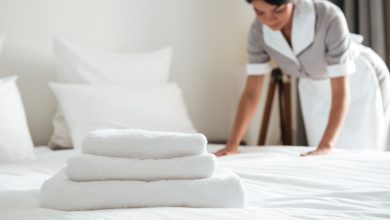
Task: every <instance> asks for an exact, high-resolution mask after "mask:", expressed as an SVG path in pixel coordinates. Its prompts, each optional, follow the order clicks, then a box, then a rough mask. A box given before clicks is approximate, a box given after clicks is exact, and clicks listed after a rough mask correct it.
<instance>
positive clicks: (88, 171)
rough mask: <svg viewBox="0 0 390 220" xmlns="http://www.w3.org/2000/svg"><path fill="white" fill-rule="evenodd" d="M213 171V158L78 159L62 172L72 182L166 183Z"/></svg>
mask: <svg viewBox="0 0 390 220" xmlns="http://www.w3.org/2000/svg"><path fill="white" fill-rule="evenodd" d="M215 167H216V157H215V156H214V155H213V154H202V155H197V156H188V157H178V158H172V159H159V160H153V159H147V160H140V159H129V158H114V157H104V156H94V155H88V154H84V155H80V156H76V157H71V158H69V159H68V165H67V167H66V169H65V173H66V175H67V176H68V177H69V179H71V180H74V181H98V180H141V181H152V180H162V179H165V180H169V179H201V178H207V177H211V176H212V175H213V174H214V171H215Z"/></svg>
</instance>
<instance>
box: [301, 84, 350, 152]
mask: <svg viewBox="0 0 390 220" xmlns="http://www.w3.org/2000/svg"><path fill="white" fill-rule="evenodd" d="M348 85H349V84H348V77H347V76H342V77H337V78H332V79H331V87H332V107H331V110H330V114H329V120H328V125H327V127H326V129H325V132H324V135H323V136H322V139H321V142H320V143H319V145H318V146H317V149H316V150H314V151H311V152H308V153H305V154H302V156H310V155H320V154H326V153H328V152H329V151H330V150H331V149H332V147H333V146H334V143H335V141H336V139H337V135H338V134H339V132H340V130H341V127H342V125H343V122H344V119H345V117H346V115H347V112H348V107H349V86H348Z"/></svg>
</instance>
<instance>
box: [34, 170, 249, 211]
mask: <svg viewBox="0 0 390 220" xmlns="http://www.w3.org/2000/svg"><path fill="white" fill-rule="evenodd" d="M244 197H245V196H244V190H243V187H242V183H241V180H240V178H239V177H238V176H237V175H236V174H234V173H232V172H231V171H217V172H216V175H215V176H214V177H210V178H206V179H197V180H161V181H152V182H142V181H93V182H74V181H71V180H69V179H68V178H67V177H66V176H65V174H64V171H63V170H62V171H60V172H59V173H57V174H56V175H55V176H54V177H52V178H51V179H49V180H47V181H46V182H45V183H44V184H43V186H42V190H41V205H42V207H44V208H50V209H57V210H65V211H76V210H96V209H112V208H140V207H193V208H242V207H244V205H245V198H244Z"/></svg>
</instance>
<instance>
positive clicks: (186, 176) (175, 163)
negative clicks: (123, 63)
mask: <svg viewBox="0 0 390 220" xmlns="http://www.w3.org/2000/svg"><path fill="white" fill-rule="evenodd" d="M206 145H207V140H206V137H205V136H204V135H202V134H185V133H174V132H151V131H144V130H133V129H132V130H130V129H122V130H117V129H106V130H97V131H94V132H91V133H89V134H88V135H86V137H85V138H84V141H83V144H82V152H83V154H82V155H80V156H76V157H72V158H69V159H68V164H67V166H66V168H65V169H63V170H61V171H60V172H59V173H57V174H56V175H54V177H52V178H51V179H49V180H47V181H46V182H45V183H44V184H43V186H42V193H41V204H42V206H43V207H45V208H52V209H58V210H68V211H75V210H94V209H110V208H138V207H194V208H241V207H244V204H245V199H244V190H243V187H242V184H241V181H240V179H239V177H238V176H237V175H236V174H234V173H233V172H230V171H226V170H217V171H216V158H215V156H214V155H212V154H207V151H206Z"/></svg>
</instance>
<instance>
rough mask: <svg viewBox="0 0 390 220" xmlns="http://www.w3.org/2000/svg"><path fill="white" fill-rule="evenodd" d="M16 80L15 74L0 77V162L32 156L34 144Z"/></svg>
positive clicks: (27, 158) (30, 157)
mask: <svg viewBox="0 0 390 220" xmlns="http://www.w3.org/2000/svg"><path fill="white" fill-rule="evenodd" d="M16 80H17V76H8V77H2V78H0V106H1V108H0V122H1V123H0V162H15V161H23V160H30V159H33V158H34V150H33V149H34V145H33V142H32V138H31V134H30V131H29V128H28V124H27V118H26V113H25V109H24V106H23V102H22V98H21V96H20V92H19V89H18V87H17V85H16Z"/></svg>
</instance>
